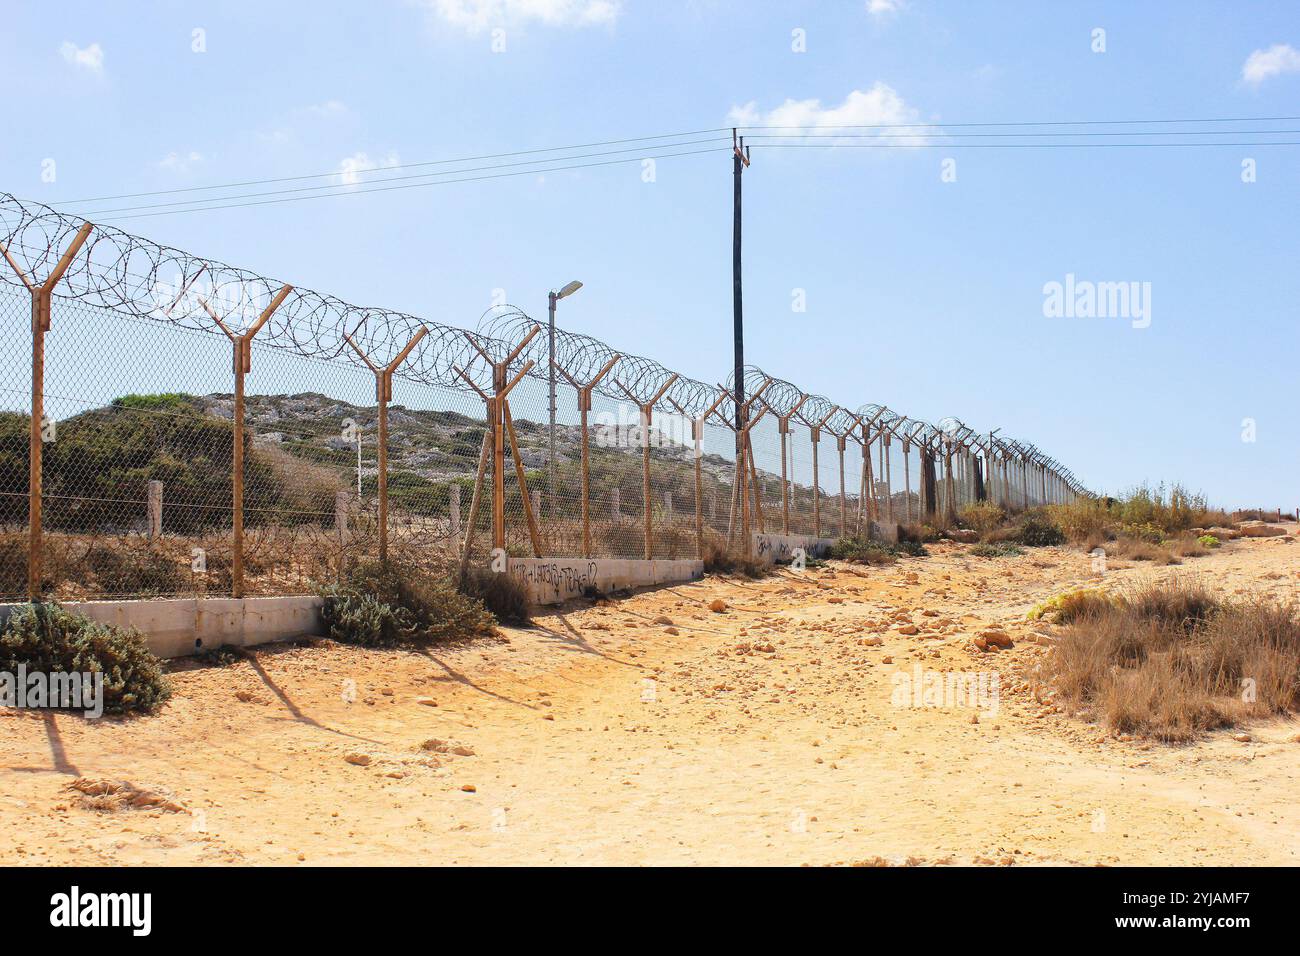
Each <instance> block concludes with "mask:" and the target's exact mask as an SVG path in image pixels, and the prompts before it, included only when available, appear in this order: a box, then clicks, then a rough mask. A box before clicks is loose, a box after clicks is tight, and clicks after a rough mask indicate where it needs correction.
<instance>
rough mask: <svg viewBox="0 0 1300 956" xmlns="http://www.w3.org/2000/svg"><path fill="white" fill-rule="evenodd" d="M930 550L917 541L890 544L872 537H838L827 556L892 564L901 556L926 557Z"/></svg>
mask: <svg viewBox="0 0 1300 956" xmlns="http://www.w3.org/2000/svg"><path fill="white" fill-rule="evenodd" d="M929 553H930V552H928V551H926V550H925V546H924V545H922V544H920V543H919V542H917V541H899V542H898V543H897V544H891V543H888V542H885V541H876V540H874V539H872V538H861V537H850V538H840V539H839V540H838V541H836V542H835V544H834V545H832V547H831V550H830V553H829V554H828V557H831V558H837V559H839V560H840V561H849V562H851V563H853V564H876V565H881V564H893V563H894V562H895V561H897V560H898V559H899V557H901V556H907V557H912V558H923V557H927V556H928V555H929Z"/></svg>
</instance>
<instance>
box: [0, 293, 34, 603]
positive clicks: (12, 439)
mask: <svg viewBox="0 0 1300 956" xmlns="http://www.w3.org/2000/svg"><path fill="white" fill-rule="evenodd" d="M31 328H32V302H31V297H30V296H28V295H27V294H26V293H25V292H20V291H18V290H15V289H14V288H13V287H12V286H5V285H0V336H3V341H4V342H6V343H10V344H9V346H8V347H6V348H5V349H4V350H2V351H0V600H13V599H15V598H20V597H22V596H24V595H25V594H26V593H27V542H28V532H27V478H28V469H29V465H30V460H31V459H30V456H29V454H28V446H29V443H30V436H31V419H32V391H31V378H30V376H31V350H30V342H31V337H32V331H31Z"/></svg>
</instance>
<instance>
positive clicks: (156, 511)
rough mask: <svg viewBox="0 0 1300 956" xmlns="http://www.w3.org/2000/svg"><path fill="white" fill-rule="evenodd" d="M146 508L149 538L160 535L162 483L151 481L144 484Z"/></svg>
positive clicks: (153, 538)
mask: <svg viewBox="0 0 1300 956" xmlns="http://www.w3.org/2000/svg"><path fill="white" fill-rule="evenodd" d="M146 487H147V491H146V494H145V496H146V499H147V502H146V509H147V512H148V515H149V540H150V541H153V540H155V539H157V538H160V537H162V502H163V483H162V482H161V481H151V482H149V484H148V485H147V486H146Z"/></svg>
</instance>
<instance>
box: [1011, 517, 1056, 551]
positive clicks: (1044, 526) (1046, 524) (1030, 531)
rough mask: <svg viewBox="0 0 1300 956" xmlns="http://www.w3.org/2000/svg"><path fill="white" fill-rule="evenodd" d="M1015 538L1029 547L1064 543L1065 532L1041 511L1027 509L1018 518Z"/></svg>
mask: <svg viewBox="0 0 1300 956" xmlns="http://www.w3.org/2000/svg"><path fill="white" fill-rule="evenodd" d="M1018 531H1019V533H1018V534H1017V536H1016V540H1017V541H1018V542H1019V543H1020V544H1023V545H1026V546H1028V547H1031V548H1042V547H1047V546H1049V545H1055V544H1065V533H1064V532H1063V531H1061V529H1060V528H1059V527H1057V526H1056V525H1055V524H1053V522H1052V520H1051V518H1049V517H1047V515H1046V513H1044V512H1041V511H1027V512H1025V514H1024V515H1022V516H1021V518H1020V523H1019V527H1018Z"/></svg>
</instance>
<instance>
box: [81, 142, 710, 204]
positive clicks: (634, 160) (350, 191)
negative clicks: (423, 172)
mask: <svg viewBox="0 0 1300 956" xmlns="http://www.w3.org/2000/svg"><path fill="white" fill-rule="evenodd" d="M724 151H725V152H730V147H714V148H711V149H693V150H687V151H685V152H681V153H661V154H659V155H658V156H654V157H648V158H653V159H667V158H669V157H673V156H699V155H702V154H704V153H717V152H724ZM641 161H642V158H641V157H633V158H631V159H609V160H605V161H604V162H599V163H576V164H574V165H572V166H549V167H547V168H545V169H524V170H516V171H514V172H510V173H494V174H492V175H487V176H467V177H465V178H463V179H443V180H439V181H437V182H431V183H404V184H402V185H400V186H379V187H375V188H372V189H348V190H344V191H343V192H334V193H323V194H317V195H312V196H289V197H287V198H284V199H263V200H259V201H257V202H237V203H228V204H225V205H220V206H198V207H195V208H191V209H171V210H164V211H162V212H141V213H135V214H133V215H129V216H109V217H108V221H115V220H122V219H151V218H153V217H154V216H175V215H179V214H181V213H187V212H205V211H207V210H209V209H240V208H243V207H246V206H270V205H275V204H278V203H288V202H302V201H304V200H307V199H326V198H329V197H332V196H359V195H362V194H364V193H372V192H390V191H392V190H395V189H418V188H420V187H422V186H446V185H448V184H450V183H473V182H481V181H483V180H488V179H505V178H507V177H510V176H531V175H534V174H536V173H547V172H562V171H564V170H568V169H590V168H592V167H595V166H615V165H618V164H620V163H639V162H641ZM111 211H112V210H103V212H106V213H107V212H111ZM96 218H100V219H101V221H104V220H103V219H102V218H101V217H100V216H98V215H97V216H96Z"/></svg>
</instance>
